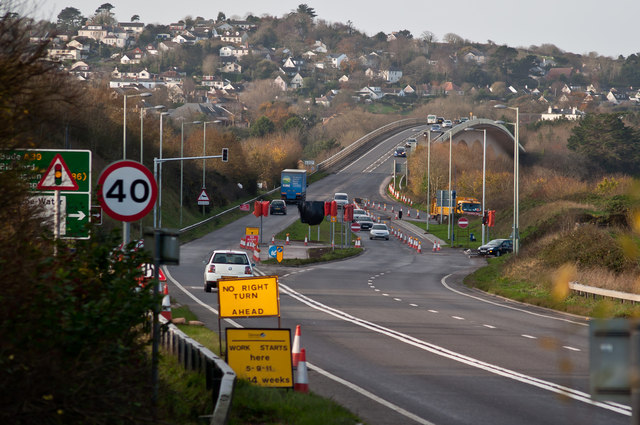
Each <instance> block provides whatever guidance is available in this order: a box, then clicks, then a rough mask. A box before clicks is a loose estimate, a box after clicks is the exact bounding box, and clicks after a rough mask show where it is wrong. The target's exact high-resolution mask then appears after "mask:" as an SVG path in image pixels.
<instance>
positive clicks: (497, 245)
mask: <svg viewBox="0 0 640 425" xmlns="http://www.w3.org/2000/svg"><path fill="white" fill-rule="evenodd" d="M510 252H513V242H512V241H511V239H494V240H492V241H490V242H489V243H487V244H484V245H482V246H481V247H479V248H478V254H479V255H495V256H496V257H499V256H501V255H502V254H508V253H510Z"/></svg>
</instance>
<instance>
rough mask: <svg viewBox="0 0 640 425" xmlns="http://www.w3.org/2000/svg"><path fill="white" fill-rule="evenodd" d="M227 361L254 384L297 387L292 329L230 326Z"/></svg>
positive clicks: (227, 338) (227, 333)
mask: <svg viewBox="0 0 640 425" xmlns="http://www.w3.org/2000/svg"><path fill="white" fill-rule="evenodd" d="M226 340H227V363H228V364H229V366H231V368H232V369H233V370H234V371H235V372H236V373H237V374H238V377H239V378H244V379H247V380H249V381H250V382H252V383H253V384H256V385H260V386H263V387H279V388H291V387H293V361H292V355H291V329H234V328H227V329H226Z"/></svg>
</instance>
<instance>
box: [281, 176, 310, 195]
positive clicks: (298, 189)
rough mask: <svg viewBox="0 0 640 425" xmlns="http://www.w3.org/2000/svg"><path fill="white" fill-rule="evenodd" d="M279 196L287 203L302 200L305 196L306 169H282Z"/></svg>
mask: <svg viewBox="0 0 640 425" xmlns="http://www.w3.org/2000/svg"><path fill="white" fill-rule="evenodd" d="M280 198H282V199H284V201H285V202H287V203H297V202H302V201H304V200H305V199H306V198H307V170H294V169H286V170H282V173H280Z"/></svg>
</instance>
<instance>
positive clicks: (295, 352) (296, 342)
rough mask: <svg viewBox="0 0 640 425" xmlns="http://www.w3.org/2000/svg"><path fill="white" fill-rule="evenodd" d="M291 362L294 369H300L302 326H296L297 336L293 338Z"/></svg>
mask: <svg viewBox="0 0 640 425" xmlns="http://www.w3.org/2000/svg"><path fill="white" fill-rule="evenodd" d="M291 361H292V363H293V367H298V362H299V361H300V325H296V334H295V336H294V337H293V347H291Z"/></svg>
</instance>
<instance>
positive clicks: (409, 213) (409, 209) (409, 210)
mask: <svg viewBox="0 0 640 425" xmlns="http://www.w3.org/2000/svg"><path fill="white" fill-rule="evenodd" d="M407 217H411V208H407Z"/></svg>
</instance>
